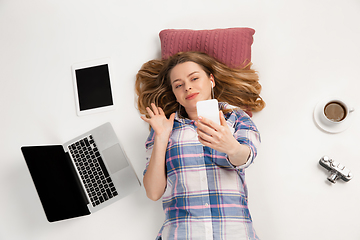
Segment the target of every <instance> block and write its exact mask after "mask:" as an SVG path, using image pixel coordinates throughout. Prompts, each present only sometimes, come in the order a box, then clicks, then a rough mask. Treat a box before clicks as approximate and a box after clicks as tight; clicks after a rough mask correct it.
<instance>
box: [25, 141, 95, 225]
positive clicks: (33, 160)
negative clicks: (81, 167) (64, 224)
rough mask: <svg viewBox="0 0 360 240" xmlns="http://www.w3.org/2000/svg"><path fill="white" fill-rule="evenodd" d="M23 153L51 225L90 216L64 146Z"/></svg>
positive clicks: (47, 147)
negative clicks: (55, 222) (60, 221)
mask: <svg viewBox="0 0 360 240" xmlns="http://www.w3.org/2000/svg"><path fill="white" fill-rule="evenodd" d="M21 150H22V153H23V155H24V158H25V161H26V164H27V166H28V168H29V171H30V175H31V177H32V179H33V182H34V184H35V188H36V190H37V193H38V195H39V197H40V201H41V204H42V206H43V208H44V211H45V214H46V217H47V219H48V221H49V222H54V221H59V220H64V219H69V218H74V217H79V216H84V215H89V214H90V212H89V209H88V208H87V206H86V204H87V200H86V197H85V195H84V192H83V190H82V188H81V185H80V182H79V179H78V177H77V175H76V172H75V169H74V167H73V164H72V162H71V160H70V158H69V157H68V156H67V155H66V153H65V152H64V150H63V147H62V146H61V145H55V146H26V147H22V148H21Z"/></svg>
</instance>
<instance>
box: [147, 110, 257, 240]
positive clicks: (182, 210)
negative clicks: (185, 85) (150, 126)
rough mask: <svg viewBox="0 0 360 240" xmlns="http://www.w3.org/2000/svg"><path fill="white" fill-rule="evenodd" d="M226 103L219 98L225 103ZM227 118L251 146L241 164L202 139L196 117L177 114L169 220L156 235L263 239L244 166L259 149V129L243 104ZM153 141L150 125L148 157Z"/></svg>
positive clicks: (170, 155) (169, 164)
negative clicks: (254, 222)
mask: <svg viewBox="0 0 360 240" xmlns="http://www.w3.org/2000/svg"><path fill="white" fill-rule="evenodd" d="M226 107H227V104H225V103H220V109H224V108H226ZM225 118H226V121H227V124H228V126H229V127H230V129H232V131H233V135H234V137H235V138H236V139H237V140H238V141H239V142H240V143H241V144H246V145H248V146H249V147H250V149H251V156H250V158H249V160H248V163H246V164H245V165H243V166H240V167H237V168H236V167H234V166H232V165H231V163H230V162H229V161H228V159H227V156H226V154H224V153H222V152H218V151H216V150H214V149H211V148H209V147H205V146H203V145H202V144H201V143H200V142H199V141H198V139H197V133H196V126H195V124H194V121H191V120H189V119H183V118H179V117H178V116H177V115H176V117H175V121H174V127H173V131H172V133H171V136H170V139H169V143H168V147H167V152H166V169H167V187H166V190H165V193H164V195H163V208H164V211H165V222H164V224H163V226H162V228H161V230H160V232H159V235H158V237H157V239H163V240H165V239H184V240H185V239H186V240H188V239H192V240H195V239H199V240H204V239H206V240H207V239H212V240H213V239H214V240H233V239H234V240H235V239H236V240H241V239H244V240H245V239H246V240H254V239H259V238H258V237H257V235H256V233H255V230H254V229H253V226H252V220H251V216H250V213H249V209H248V200H247V187H246V183H245V171H244V168H246V167H247V166H249V164H251V163H252V162H253V160H254V158H255V157H256V155H257V146H258V145H259V144H260V135H259V132H258V130H257V128H256V126H255V125H254V123H253V122H252V121H251V119H250V118H249V116H248V115H247V114H246V113H244V112H243V111H242V110H234V111H233V112H231V113H228V114H225ZM153 144H154V132H153V130H151V132H150V135H149V137H148V139H147V141H146V149H147V161H149V160H150V156H151V152H152V147H153ZM147 165H148V163H147ZM145 172H146V169H145V171H144V174H145Z"/></svg>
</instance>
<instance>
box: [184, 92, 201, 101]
mask: <svg viewBox="0 0 360 240" xmlns="http://www.w3.org/2000/svg"><path fill="white" fill-rule="evenodd" d="M198 94H199V93H192V94H190V95H188V96H187V97H186V100H191V99H194V98H196V96H197V95H198Z"/></svg>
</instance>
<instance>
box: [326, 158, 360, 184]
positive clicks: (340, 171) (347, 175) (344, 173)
mask: <svg viewBox="0 0 360 240" xmlns="http://www.w3.org/2000/svg"><path fill="white" fill-rule="evenodd" d="M319 164H320V165H321V166H322V167H324V168H326V169H327V170H329V171H330V173H331V174H330V176H329V177H328V178H327V179H328V180H329V181H330V182H331V183H336V180H338V179H339V178H341V179H342V180H344V181H345V182H348V181H350V180H351V179H352V177H353V175H352V173H351V172H350V170H349V169H347V168H346V167H345V166H344V165H342V164H340V163H338V162H335V161H334V160H332V159H331V158H329V157H328V156H323V157H322V158H321V159H320V161H319Z"/></svg>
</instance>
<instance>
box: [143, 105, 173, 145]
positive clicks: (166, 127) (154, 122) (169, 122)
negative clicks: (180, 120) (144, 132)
mask: <svg viewBox="0 0 360 240" xmlns="http://www.w3.org/2000/svg"><path fill="white" fill-rule="evenodd" d="M151 108H152V109H150V108H149V107H147V108H146V111H147V112H148V114H149V118H147V117H145V116H141V119H142V120H144V121H145V122H147V123H149V124H150V125H151V127H152V128H153V129H154V132H155V136H163V137H167V140H168V139H169V136H170V133H171V131H172V128H173V124H174V118H175V113H172V114H171V115H170V117H169V119H167V118H166V116H165V113H164V111H163V110H162V109H161V108H160V107H156V105H155V104H154V103H152V104H151Z"/></svg>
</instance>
